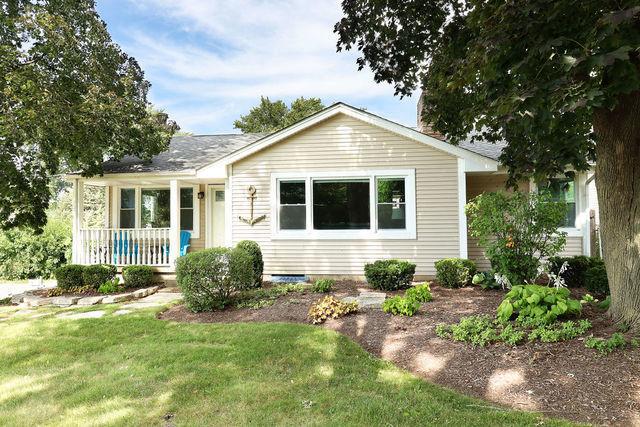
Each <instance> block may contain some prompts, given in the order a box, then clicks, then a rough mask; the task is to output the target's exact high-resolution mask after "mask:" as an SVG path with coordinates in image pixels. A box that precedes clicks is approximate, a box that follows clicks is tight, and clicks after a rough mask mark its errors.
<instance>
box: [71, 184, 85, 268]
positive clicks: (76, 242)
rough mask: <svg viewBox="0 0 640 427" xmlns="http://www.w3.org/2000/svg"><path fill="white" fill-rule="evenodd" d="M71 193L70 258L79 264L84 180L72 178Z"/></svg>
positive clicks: (80, 261) (80, 260) (81, 257)
mask: <svg viewBox="0 0 640 427" xmlns="http://www.w3.org/2000/svg"><path fill="white" fill-rule="evenodd" d="M72 195H73V203H72V205H71V210H72V215H71V220H72V224H71V235H72V247H71V259H72V262H73V263H74V264H80V263H82V261H83V254H82V246H83V245H82V241H81V240H82V239H81V238H82V235H81V229H82V217H83V211H84V181H82V180H80V179H74V180H73V188H72Z"/></svg>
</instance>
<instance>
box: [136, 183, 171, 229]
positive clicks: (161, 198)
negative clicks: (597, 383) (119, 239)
mask: <svg viewBox="0 0 640 427" xmlns="http://www.w3.org/2000/svg"><path fill="white" fill-rule="evenodd" d="M170 223H171V222H170V213H169V190H142V227H143V228H167V227H169V226H170Z"/></svg>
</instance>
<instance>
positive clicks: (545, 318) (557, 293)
mask: <svg viewBox="0 0 640 427" xmlns="http://www.w3.org/2000/svg"><path fill="white" fill-rule="evenodd" d="M570 295H571V292H569V290H568V289H567V288H550V287H547V286H540V285H524V286H514V287H513V288H512V289H511V290H510V291H509V292H508V293H507V295H505V297H504V300H502V302H501V303H500V305H499V306H498V310H497V314H498V320H500V321H501V322H507V321H508V320H509V319H511V317H512V316H513V315H514V314H517V315H518V316H517V318H516V320H517V322H519V323H521V324H524V325H528V326H538V325H548V324H551V323H553V322H555V321H556V319H557V318H558V317H560V316H563V315H572V314H580V312H581V311H582V304H580V301H578V300H576V299H572V298H570Z"/></svg>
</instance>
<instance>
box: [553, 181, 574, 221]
mask: <svg viewBox="0 0 640 427" xmlns="http://www.w3.org/2000/svg"><path fill="white" fill-rule="evenodd" d="M549 191H550V192H551V196H552V197H553V199H554V200H557V201H561V202H565V203H566V204H567V214H566V216H565V219H564V226H565V227H575V224H576V188H575V183H574V181H573V180H572V179H569V178H560V179H555V178H554V179H551V180H549Z"/></svg>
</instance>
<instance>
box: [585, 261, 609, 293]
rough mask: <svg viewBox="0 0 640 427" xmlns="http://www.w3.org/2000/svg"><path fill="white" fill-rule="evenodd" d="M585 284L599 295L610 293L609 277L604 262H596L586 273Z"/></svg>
mask: <svg viewBox="0 0 640 427" xmlns="http://www.w3.org/2000/svg"><path fill="white" fill-rule="evenodd" d="M584 281H585V286H586V288H587V289H588V290H589V292H593V293H594V294H596V295H598V296H604V295H609V293H610V291H609V278H608V277H607V269H606V268H605V266H604V262H601V263H596V264H595V265H593V266H592V267H591V268H589V269H588V270H587V271H586V273H585V274H584Z"/></svg>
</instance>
